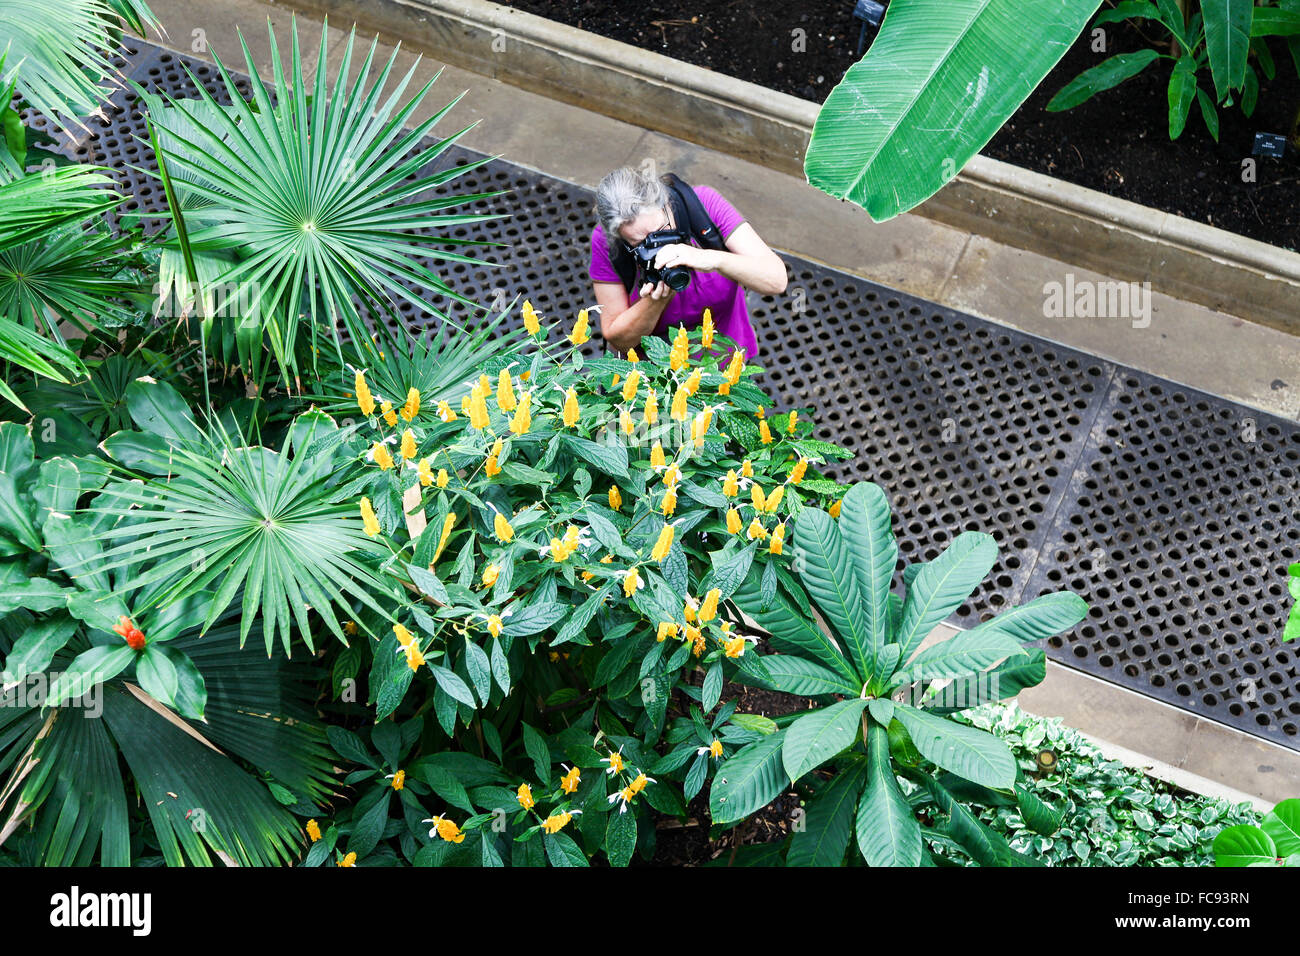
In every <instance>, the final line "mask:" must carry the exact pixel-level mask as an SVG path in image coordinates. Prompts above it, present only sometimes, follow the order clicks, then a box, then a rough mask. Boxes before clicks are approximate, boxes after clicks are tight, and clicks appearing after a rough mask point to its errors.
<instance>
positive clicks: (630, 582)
mask: <svg viewBox="0 0 1300 956" xmlns="http://www.w3.org/2000/svg"><path fill="white" fill-rule="evenodd" d="M640 580H641V575H640V574H638V573H637V570H636V568H633V569H632V570H630V571H628V572H627V575H626V576H625V577H624V578H623V597H628V598H630V597H631V596H632V595H634V594H636V586H637V582H638V581H640Z"/></svg>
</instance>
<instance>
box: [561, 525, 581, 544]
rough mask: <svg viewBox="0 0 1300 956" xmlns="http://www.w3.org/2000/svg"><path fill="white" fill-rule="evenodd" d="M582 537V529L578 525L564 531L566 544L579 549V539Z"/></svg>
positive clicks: (570, 526)
mask: <svg viewBox="0 0 1300 956" xmlns="http://www.w3.org/2000/svg"><path fill="white" fill-rule="evenodd" d="M581 536H582V529H580V528H579V527H578V526H577V525H576V524H571V525H569V526H568V527H567V528H565V529H564V543H565V544H567V545H571V546H573V547H577V544H578V538H580V537H581Z"/></svg>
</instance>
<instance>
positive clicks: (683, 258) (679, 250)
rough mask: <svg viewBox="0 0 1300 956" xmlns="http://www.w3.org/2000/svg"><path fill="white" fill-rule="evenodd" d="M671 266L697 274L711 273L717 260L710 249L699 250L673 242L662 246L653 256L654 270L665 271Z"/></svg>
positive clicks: (696, 247)
mask: <svg viewBox="0 0 1300 956" xmlns="http://www.w3.org/2000/svg"><path fill="white" fill-rule="evenodd" d="M672 266H685V267H686V268H688V269H694V270H696V271H697V272H712V271H714V269H716V268H717V259H716V258H715V256H714V255H713V251H712V250H710V249H701V248H700V247H699V246H692V245H690V244H689V243H685V242H674V243H670V244H669V245H666V246H664V247H663V248H662V249H660V250H659V252H658V253H657V254H656V255H655V268H656V269H667V268H670V267H672Z"/></svg>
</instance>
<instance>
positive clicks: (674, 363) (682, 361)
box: [668, 325, 691, 372]
mask: <svg viewBox="0 0 1300 956" xmlns="http://www.w3.org/2000/svg"><path fill="white" fill-rule="evenodd" d="M690 348H691V340H690V338H689V337H688V336H687V335H686V326H684V325H680V326H678V327H677V337H676V338H675V339H673V347H672V349H671V350H670V351H669V353H668V367H669V368H670V369H672V370H673V371H674V372H676V371H679V370H681V369H683V368H685V367H686V360H687V358H688V356H689V355H690Z"/></svg>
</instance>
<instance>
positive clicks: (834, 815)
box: [785, 759, 867, 866]
mask: <svg viewBox="0 0 1300 956" xmlns="http://www.w3.org/2000/svg"><path fill="white" fill-rule="evenodd" d="M866 779H867V762H866V761H865V760H861V759H857V760H854V761H853V762H852V763H850V764H849V766H848V767H846V768H845V769H843V770H841V771H840V772H839V773H838V774H836V775H835V776H834V777H833V778H831V781H830V783H828V784H826V786H825V788H824V789H822V790H821V791H820V792H819V793H818V794H817V796H815V797H813V798H812V800H810V801H808V807H807V810H806V813H805V815H804V826H803V828H802V829H801V830H796V831H795V833H794V836H793V837H792V838H791V840H790V849H789V851H788V852H787V853H786V858H785V865H786V866H839V865H841V864H842V863H843V862H844V851H845V850H846V849H847V848H848V845H849V838H850V837H851V836H852V834H853V818H854V808H855V807H857V804H858V796H859V795H860V794H861V793H862V788H863V786H864V784H865V783H866Z"/></svg>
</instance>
